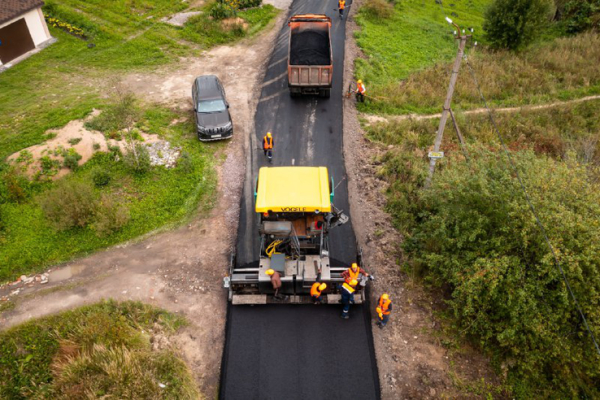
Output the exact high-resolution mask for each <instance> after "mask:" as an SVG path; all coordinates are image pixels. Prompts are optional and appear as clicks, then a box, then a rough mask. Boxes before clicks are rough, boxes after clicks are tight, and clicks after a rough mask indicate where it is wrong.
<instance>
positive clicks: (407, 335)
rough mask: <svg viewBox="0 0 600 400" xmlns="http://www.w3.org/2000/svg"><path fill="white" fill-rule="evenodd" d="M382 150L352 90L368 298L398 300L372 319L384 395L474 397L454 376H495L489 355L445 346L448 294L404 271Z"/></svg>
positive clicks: (350, 163)
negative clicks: (382, 173) (442, 317)
mask: <svg viewBox="0 0 600 400" xmlns="http://www.w3.org/2000/svg"><path fill="white" fill-rule="evenodd" d="M359 5H360V1H358V2H355V3H353V7H352V10H351V14H350V18H349V20H348V22H347V27H346V60H345V69H344V86H343V87H344V88H347V87H348V84H349V83H350V82H352V79H353V75H354V59H355V58H356V57H359V56H360V49H359V48H358V46H357V45H356V42H355V41H354V32H355V31H356V30H357V29H359V28H358V26H357V25H356V23H355V22H354V19H353V16H354V14H355V13H356V10H357V9H358V7H359ZM367 84H368V82H367ZM385 150H386V149H385V148H380V147H377V146H376V145H374V144H372V143H371V142H369V141H368V140H367V139H366V138H365V137H364V132H363V130H362V129H361V126H360V123H359V121H358V113H357V111H356V107H355V101H354V98H353V97H351V98H349V99H346V100H345V103H344V158H345V160H346V170H347V172H348V189H349V198H350V210H351V213H352V221H353V224H354V226H355V227H360V229H355V232H356V235H357V239H358V242H359V244H360V245H361V246H362V248H363V253H364V260H365V262H366V269H367V270H368V271H370V272H372V273H373V274H374V275H375V276H376V277H377V279H376V280H375V281H374V282H373V286H372V289H373V290H372V298H371V302H372V304H375V302H376V301H377V300H378V298H379V296H380V295H381V294H382V293H388V294H389V295H390V298H391V299H392V301H393V307H394V308H393V312H392V315H391V318H390V323H389V324H388V325H387V326H386V327H385V328H384V329H382V330H380V329H379V328H377V327H376V326H375V325H374V328H373V337H374V341H375V351H376V356H377V363H378V367H379V379H380V382H381V394H382V398H383V399H406V398H415V399H424V398H431V399H433V398H469V397H473V398H476V397H478V396H476V395H475V394H473V393H468V392H466V391H465V390H461V388H460V387H459V386H458V385H457V384H456V382H457V381H458V380H460V381H462V382H474V381H477V380H480V379H481V378H484V379H485V381H486V382H488V383H494V384H497V383H498V378H497V377H496V375H495V374H494V373H493V371H492V369H491V367H490V365H489V362H488V360H487V359H486V358H485V357H483V356H482V355H481V354H479V353H477V352H475V351H472V350H470V349H468V348H466V347H465V346H462V348H461V351H460V352H452V351H450V350H448V349H446V348H445V347H443V346H442V345H441V338H442V337H443V335H442V333H441V324H440V321H438V320H437V318H436V317H435V315H434V310H436V309H439V308H441V307H442V304H443V300H442V299H439V298H435V295H432V294H431V293H428V292H426V291H425V290H423V289H422V288H421V287H420V285H419V284H418V283H414V282H413V281H412V280H411V279H410V278H409V277H408V276H406V274H404V273H401V272H400V267H399V265H398V263H397V260H401V259H402V254H401V251H400V248H399V244H400V243H401V242H402V240H403V239H402V237H401V235H399V234H398V232H397V231H396V230H395V229H394V228H393V226H392V224H391V220H392V219H391V216H390V215H388V214H386V213H385V212H384V207H385V202H386V199H385V195H384V193H383V191H384V190H385V187H386V184H385V182H383V181H380V180H379V179H377V178H376V169H377V165H374V161H373V160H374V159H375V157H376V156H377V155H379V154H382V153H383V152H384V151H385ZM373 315H375V313H374V312H373ZM373 322H375V321H373Z"/></svg>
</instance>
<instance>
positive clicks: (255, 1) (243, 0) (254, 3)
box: [238, 0, 262, 10]
mask: <svg viewBox="0 0 600 400" xmlns="http://www.w3.org/2000/svg"><path fill="white" fill-rule="evenodd" d="M238 4H239V5H238V9H240V10H243V9H245V8H254V7H260V6H261V5H262V0H239V2H238Z"/></svg>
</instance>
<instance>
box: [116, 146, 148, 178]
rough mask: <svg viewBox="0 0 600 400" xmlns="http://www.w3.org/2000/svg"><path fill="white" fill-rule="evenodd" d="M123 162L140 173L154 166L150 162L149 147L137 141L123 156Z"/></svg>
mask: <svg viewBox="0 0 600 400" xmlns="http://www.w3.org/2000/svg"><path fill="white" fill-rule="evenodd" d="M123 162H124V163H125V165H127V166H128V167H129V168H130V169H131V170H132V171H134V172H136V173H139V174H144V173H146V172H148V171H149V170H150V168H151V167H152V165H151V164H150V153H148V148H147V147H146V146H144V145H142V144H139V143H135V144H134V145H133V148H132V149H130V150H129V151H128V152H127V153H126V154H125V155H124V156H123Z"/></svg>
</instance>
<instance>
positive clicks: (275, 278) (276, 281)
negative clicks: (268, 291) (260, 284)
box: [265, 268, 287, 300]
mask: <svg viewBox="0 0 600 400" xmlns="http://www.w3.org/2000/svg"><path fill="white" fill-rule="evenodd" d="M265 274H267V276H269V277H270V278H271V285H273V290H275V294H274V295H273V297H274V298H275V299H276V300H285V299H286V298H287V296H282V295H280V294H279V289H281V275H280V274H279V272H277V271H275V270H274V269H271V268H269V269H268V270H266V271H265Z"/></svg>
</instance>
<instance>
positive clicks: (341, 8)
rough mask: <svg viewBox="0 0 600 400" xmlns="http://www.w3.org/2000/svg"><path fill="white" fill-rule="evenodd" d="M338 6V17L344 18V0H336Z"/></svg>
mask: <svg viewBox="0 0 600 400" xmlns="http://www.w3.org/2000/svg"><path fill="white" fill-rule="evenodd" d="M338 8H339V9H340V19H342V18H344V9H345V8H346V0H338Z"/></svg>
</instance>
